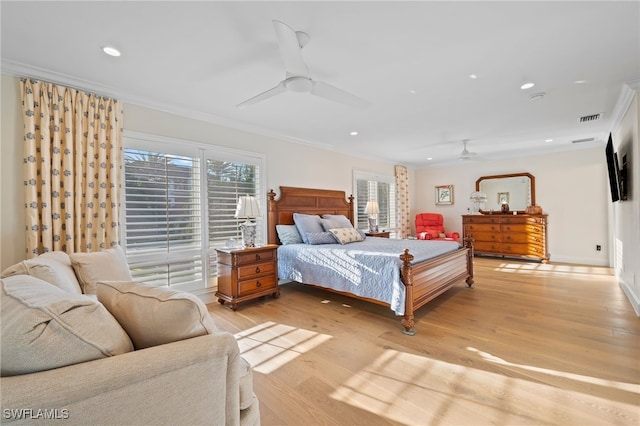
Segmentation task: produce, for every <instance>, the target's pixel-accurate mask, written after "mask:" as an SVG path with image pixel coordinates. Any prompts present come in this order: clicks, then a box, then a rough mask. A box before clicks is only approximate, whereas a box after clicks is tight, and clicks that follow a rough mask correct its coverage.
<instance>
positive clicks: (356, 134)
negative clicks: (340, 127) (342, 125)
mask: <svg viewBox="0 0 640 426" xmlns="http://www.w3.org/2000/svg"><path fill="white" fill-rule="evenodd" d="M349 134H350V135H351V136H358V132H356V131H353V132H351V133H349Z"/></svg>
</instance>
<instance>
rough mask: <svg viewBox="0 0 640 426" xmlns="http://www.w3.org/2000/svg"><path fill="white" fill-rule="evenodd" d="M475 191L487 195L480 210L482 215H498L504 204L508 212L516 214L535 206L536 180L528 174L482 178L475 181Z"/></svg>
mask: <svg viewBox="0 0 640 426" xmlns="http://www.w3.org/2000/svg"><path fill="white" fill-rule="evenodd" d="M476 191H480V192H483V193H485V194H487V201H486V202H485V203H484V208H483V209H481V210H480V212H481V213H483V214H491V213H500V212H501V208H502V204H504V203H506V204H508V205H509V211H510V212H513V211H517V212H518V213H524V211H525V209H526V208H527V207H528V206H530V205H535V204H536V179H535V178H534V177H533V175H531V174H530V173H512V174H506V175H494V176H482V177H480V178H479V179H478V180H477V181H476Z"/></svg>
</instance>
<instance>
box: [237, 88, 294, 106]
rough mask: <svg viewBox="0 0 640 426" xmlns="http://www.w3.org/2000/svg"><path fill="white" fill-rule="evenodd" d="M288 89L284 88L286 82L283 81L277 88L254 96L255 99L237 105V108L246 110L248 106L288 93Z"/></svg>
mask: <svg viewBox="0 0 640 426" xmlns="http://www.w3.org/2000/svg"><path fill="white" fill-rule="evenodd" d="M286 91H287V88H286V87H285V86H284V82H283V81H281V82H280V83H279V84H278V85H277V86H276V87H274V88H272V89H269V90H267V91H266V92H262V93H260V94H259V95H256V96H254V97H253V98H249V99H247V100H246V101H244V102H240V103H239V104H238V105H236V107H237V108H244V107H246V106H248V105H253V104H256V103H258V102H260V101H264V100H265V99H269V98H271V97H273V96H275V95H278V94H280V93H282V92H286Z"/></svg>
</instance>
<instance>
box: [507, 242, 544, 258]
mask: <svg viewBox="0 0 640 426" xmlns="http://www.w3.org/2000/svg"><path fill="white" fill-rule="evenodd" d="M502 252H503V253H504V254H505V255H507V256H508V255H510V254H514V255H518V256H532V257H543V256H545V253H544V249H543V248H542V245H540V244H515V243H507V244H502Z"/></svg>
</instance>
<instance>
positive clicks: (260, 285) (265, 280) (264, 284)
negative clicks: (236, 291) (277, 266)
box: [238, 275, 276, 295]
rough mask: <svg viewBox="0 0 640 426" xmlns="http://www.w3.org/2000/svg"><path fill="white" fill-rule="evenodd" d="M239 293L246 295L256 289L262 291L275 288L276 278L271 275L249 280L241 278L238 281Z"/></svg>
mask: <svg viewBox="0 0 640 426" xmlns="http://www.w3.org/2000/svg"><path fill="white" fill-rule="evenodd" d="M238 286H239V287H240V294H242V295H247V294H251V293H255V292H257V291H264V290H268V289H275V288H276V278H275V277H274V276H273V275H271V276H265V277H260V278H256V279H251V280H243V281H239V282H238Z"/></svg>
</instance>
